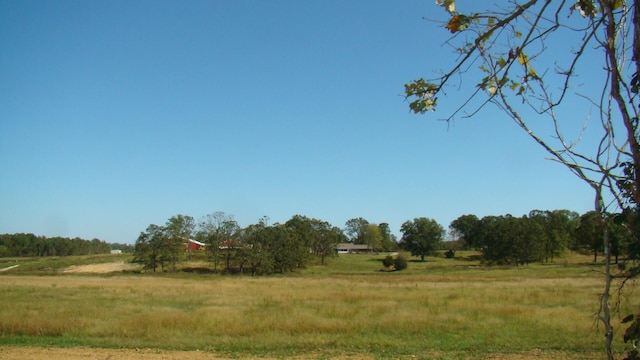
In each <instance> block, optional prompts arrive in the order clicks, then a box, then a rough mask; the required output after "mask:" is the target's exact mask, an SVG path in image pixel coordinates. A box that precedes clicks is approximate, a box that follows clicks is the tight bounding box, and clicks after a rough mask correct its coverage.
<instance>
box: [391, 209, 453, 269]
mask: <svg viewBox="0 0 640 360" xmlns="http://www.w3.org/2000/svg"><path fill="white" fill-rule="evenodd" d="M400 231H401V232H402V238H401V239H400V247H402V248H403V249H404V250H407V251H410V252H411V255H413V256H420V260H421V261H424V258H425V256H427V255H430V254H432V253H433V251H434V250H436V249H437V247H438V244H439V243H440V242H441V241H442V239H443V238H444V234H445V231H444V228H443V227H442V226H441V225H440V224H438V222H436V221H435V220H433V219H428V218H425V217H420V218H415V219H413V221H405V222H404V223H403V224H402V226H401V227H400Z"/></svg>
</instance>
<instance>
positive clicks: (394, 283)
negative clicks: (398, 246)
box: [0, 255, 640, 359]
mask: <svg viewBox="0 0 640 360" xmlns="http://www.w3.org/2000/svg"><path fill="white" fill-rule="evenodd" d="M383 257H384V256H383V255H380V256H374V255H342V256H340V257H339V258H335V259H331V260H330V261H329V264H328V265H327V266H312V267H310V268H308V269H306V270H304V271H301V272H299V273H295V274H292V275H287V276H273V277H259V278H251V277H246V276H221V275H217V274H214V275H211V274H209V275H199V274H193V273H179V274H163V275H161V276H157V275H156V276H153V275H148V274H137V273H124V274H110V275H91V274H80V275H79V274H72V275H70V274H63V273H62V272H61V270H62V269H64V268H65V267H68V266H71V265H75V264H90V263H96V262H110V261H126V260H128V258H127V256H126V255H119V256H115V257H109V256H94V257H82V258H50V259H31V260H29V259H17V261H18V264H20V267H18V268H15V269H12V270H11V271H6V272H2V273H0V294H1V296H0V309H2V310H0V346H46V347H75V346H85V347H97V348H141V349H142V348H144V349H146V348H152V349H163V350H200V351H204V352H211V353H215V354H220V355H221V356H228V357H256V356H257V357H271V358H286V357H298V358H305V356H308V357H309V358H332V357H344V356H356V355H357V356H369V357H371V358H405V357H406V358H413V357H415V358H436V359H476V358H492V356H499V355H500V354H502V355H504V354H512V355H517V354H524V355H523V356H524V357H522V358H527V356H526V354H535V356H534V357H535V358H537V359H545V358H548V359H550V358H558V359H560V358H574V359H584V358H602V357H603V352H602V349H603V343H604V342H603V336H602V329H601V328H598V326H597V323H596V322H595V320H594V319H595V317H594V314H595V312H596V311H597V305H598V297H597V294H598V293H599V292H601V290H602V286H603V281H602V278H601V276H600V275H599V273H598V272H597V271H596V270H597V269H594V268H593V267H591V266H587V265H585V264H582V263H583V262H588V261H589V258H588V257H584V258H583V257H580V256H577V255H572V256H569V257H567V258H564V259H559V260H557V261H556V264H552V265H540V264H536V265H529V266H526V267H518V268H488V267H483V266H481V265H480V264H479V263H478V262H477V261H475V260H471V259H470V258H467V257H461V258H457V259H453V260H451V259H443V258H428V261H427V262H425V263H419V262H411V263H410V264H409V269H407V270H406V271H402V272H383V271H380V270H381V268H382V265H381V263H380V260H381V259H382V258H383ZM15 263H16V259H0V268H5V267H8V266H11V265H13V264H15ZM200 265H201V264H198V266H200ZM186 266H189V264H186ZM43 275H47V276H43ZM627 299H628V302H623V303H622V304H621V306H622V307H623V309H624V310H625V311H629V310H637V307H638V305H639V304H640V302H639V301H638V299H637V297H634V296H633V295H629V296H627ZM620 331H622V330H620V329H619V330H618V334H617V336H616V341H617V344H616V348H617V349H619V350H623V349H624V347H623V344H621V341H620V338H621V335H620Z"/></svg>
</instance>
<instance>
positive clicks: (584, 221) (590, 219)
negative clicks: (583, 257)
mask: <svg viewBox="0 0 640 360" xmlns="http://www.w3.org/2000/svg"><path fill="white" fill-rule="evenodd" d="M600 221H601V217H600V214H598V213H597V212H595V211H589V212H586V213H585V214H583V215H582V216H580V223H579V225H578V227H577V229H576V238H577V244H578V246H579V250H583V251H588V252H591V253H592V254H593V262H594V263H595V262H597V261H598V252H602V250H603V244H602V228H601V227H600Z"/></svg>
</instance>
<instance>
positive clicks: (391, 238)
mask: <svg viewBox="0 0 640 360" xmlns="http://www.w3.org/2000/svg"><path fill="white" fill-rule="evenodd" d="M378 227H379V228H380V233H381V234H382V241H381V244H380V246H381V250H382V251H393V250H395V249H396V248H397V247H398V240H397V239H396V236H395V235H394V234H393V233H391V228H390V227H389V224H388V223H380V224H378Z"/></svg>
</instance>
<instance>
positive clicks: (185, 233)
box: [163, 214, 195, 271]
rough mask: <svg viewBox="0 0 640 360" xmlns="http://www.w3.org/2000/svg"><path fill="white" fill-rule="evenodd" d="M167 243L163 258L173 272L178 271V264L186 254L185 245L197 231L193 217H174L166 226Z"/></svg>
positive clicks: (180, 215) (179, 215)
mask: <svg viewBox="0 0 640 360" xmlns="http://www.w3.org/2000/svg"><path fill="white" fill-rule="evenodd" d="M164 229H165V232H166V242H165V248H164V251H163V258H164V260H165V261H167V262H168V263H169V264H170V265H171V270H172V271H176V266H177V264H178V263H179V262H180V261H181V259H182V255H183V254H184V251H185V249H184V244H188V243H189V239H191V237H192V234H193V231H194V229H195V221H194V219H193V217H191V216H188V215H182V214H178V215H175V216H172V217H170V218H169V220H167V223H166V224H165V228H164Z"/></svg>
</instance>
